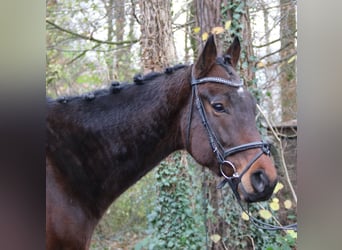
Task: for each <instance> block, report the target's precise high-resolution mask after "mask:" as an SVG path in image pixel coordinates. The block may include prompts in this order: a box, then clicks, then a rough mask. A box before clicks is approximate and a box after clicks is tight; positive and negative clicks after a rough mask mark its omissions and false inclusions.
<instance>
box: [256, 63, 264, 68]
mask: <svg viewBox="0 0 342 250" xmlns="http://www.w3.org/2000/svg"><path fill="white" fill-rule="evenodd" d="M264 66H265V64H264V63H263V62H258V63H257V68H262V67H264Z"/></svg>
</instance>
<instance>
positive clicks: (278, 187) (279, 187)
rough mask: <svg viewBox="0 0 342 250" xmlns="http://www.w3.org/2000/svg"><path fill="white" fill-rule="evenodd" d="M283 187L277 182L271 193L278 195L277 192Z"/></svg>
mask: <svg viewBox="0 0 342 250" xmlns="http://www.w3.org/2000/svg"><path fill="white" fill-rule="evenodd" d="M283 187H284V185H283V184H282V183H281V182H278V183H277V185H276V186H275V188H274V191H273V193H274V194H276V193H278V191H279V190H281V189H282V188H283Z"/></svg>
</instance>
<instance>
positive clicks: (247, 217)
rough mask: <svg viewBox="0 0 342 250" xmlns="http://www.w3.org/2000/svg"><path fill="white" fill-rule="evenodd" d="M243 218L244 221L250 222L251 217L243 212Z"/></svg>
mask: <svg viewBox="0 0 342 250" xmlns="http://www.w3.org/2000/svg"><path fill="white" fill-rule="evenodd" d="M241 218H242V219H243V220H246V221H247V220H249V215H248V214H246V213H245V212H242V213H241Z"/></svg>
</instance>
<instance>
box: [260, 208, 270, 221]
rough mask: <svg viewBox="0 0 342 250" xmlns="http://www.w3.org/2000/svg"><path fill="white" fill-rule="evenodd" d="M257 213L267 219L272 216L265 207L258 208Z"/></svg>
mask: <svg viewBox="0 0 342 250" xmlns="http://www.w3.org/2000/svg"><path fill="white" fill-rule="evenodd" d="M259 215H260V216H261V218H263V219H265V220H268V219H270V218H271V217H272V214H271V212H270V211H268V210H266V209H260V210H259Z"/></svg>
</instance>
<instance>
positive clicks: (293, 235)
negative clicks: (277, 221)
mask: <svg viewBox="0 0 342 250" xmlns="http://www.w3.org/2000/svg"><path fill="white" fill-rule="evenodd" d="M286 233H287V234H288V235H290V236H291V237H292V238H294V239H297V232H296V231H294V230H287V231H286Z"/></svg>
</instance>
